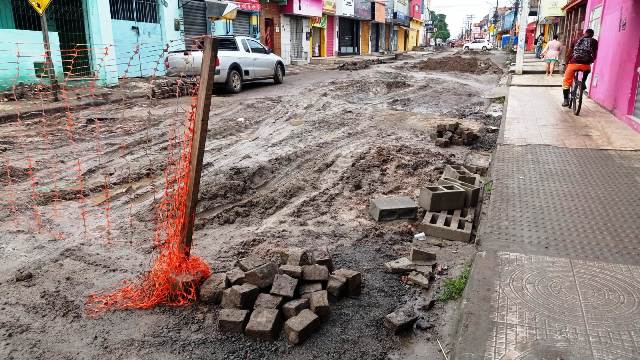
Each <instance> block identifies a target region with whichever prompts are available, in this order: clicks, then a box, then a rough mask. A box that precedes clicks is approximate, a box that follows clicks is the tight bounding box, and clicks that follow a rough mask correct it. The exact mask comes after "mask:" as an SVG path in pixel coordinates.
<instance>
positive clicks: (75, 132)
mask: <svg viewBox="0 0 640 360" xmlns="http://www.w3.org/2000/svg"><path fill="white" fill-rule="evenodd" d="M497 81H498V77H497V76H494V75H492V74H483V75H480V74H479V75H475V74H467V75H465V76H464V78H462V77H460V76H456V75H455V74H452V75H448V74H442V73H441V74H431V73H422V72H409V71H404V70H399V69H397V68H393V67H392V66H391V65H389V64H381V65H378V66H375V67H371V68H369V69H364V70H361V71H358V72H353V73H349V72H341V71H336V70H323V71H317V72H314V71H312V70H310V71H308V72H306V73H301V74H300V75H298V76H296V77H291V78H286V79H285V84H284V85H281V86H280V87H273V86H272V85H267V86H265V87H261V86H262V85H255V86H253V87H248V90H247V91H245V92H243V93H241V94H239V95H236V96H217V97H214V99H213V104H212V111H211V119H210V123H209V129H210V131H209V133H208V136H207V150H206V152H205V158H204V169H203V176H202V183H201V194H200V203H199V206H198V215H197V220H196V229H197V230H196V232H195V234H194V247H193V250H192V252H193V253H194V254H196V255H198V256H201V257H203V258H204V259H205V260H206V261H207V262H208V263H209V264H210V265H211V267H212V269H213V270H214V271H222V270H226V269H229V268H230V267H231V265H232V264H233V262H234V261H235V259H237V258H238V257H240V256H244V255H246V254H249V253H255V254H259V255H262V256H266V257H269V256H273V257H275V256H276V254H277V252H278V250H279V249H282V248H288V247H291V246H301V247H312V246H313V247H327V248H328V249H329V250H330V251H331V252H332V254H333V257H334V262H335V264H336V266H345V267H348V268H352V269H356V270H359V271H361V272H362V273H363V277H364V289H363V293H362V295H361V296H360V298H358V299H350V300H346V301H342V302H340V303H339V304H338V305H337V306H336V307H335V309H334V310H333V313H332V315H331V317H330V319H329V322H328V323H327V324H326V325H324V326H323V327H322V329H321V330H320V331H319V332H318V333H316V334H315V335H314V336H312V337H311V339H309V340H308V341H307V342H306V343H305V344H303V345H301V346H297V347H289V346H287V345H286V342H285V341H277V342H275V343H262V342H254V341H251V340H248V339H246V338H244V337H225V336H223V335H221V334H220V333H219V332H218V330H217V325H216V319H217V309H216V308H210V307H205V306H202V305H199V304H194V305H192V306H188V307H184V308H157V309H153V310H149V311H118V312H111V313H106V314H104V315H102V316H101V317H98V318H92V317H88V316H87V315H86V314H85V312H84V302H85V300H86V298H87V296H88V295H89V294H91V293H95V292H99V291H103V290H105V289H106V290H108V289H114V288H115V287H117V286H118V285H119V284H120V283H121V281H122V280H134V279H135V278H136V276H137V275H139V274H141V273H142V272H143V271H145V270H146V269H148V268H149V262H150V259H151V257H152V254H153V248H154V246H153V230H154V223H155V216H156V215H155V214H156V212H155V210H156V209H155V207H156V205H157V204H158V200H159V198H160V196H161V194H162V191H163V188H164V185H163V181H164V174H163V170H164V169H165V167H166V160H167V152H168V151H170V150H171V149H172V147H171V146H170V145H169V143H168V138H169V136H170V134H172V133H174V132H175V131H176V129H183V128H182V125H183V120H184V114H185V111H186V109H187V107H188V106H189V102H190V99H189V98H186V97H183V98H180V99H166V100H158V99H144V100H143V99H136V100H127V101H123V102H120V103H118V104H110V105H104V106H96V107H91V108H89V109H85V110H80V111H77V112H74V114H73V116H74V118H73V120H74V121H73V123H72V124H71V126H70V124H69V121H68V119H67V118H65V114H56V115H52V116H50V117H47V118H33V119H31V120H26V121H23V122H22V123H18V122H12V123H7V124H2V125H0V138H1V139H2V142H0V145H1V148H0V149H1V151H0V164H3V165H2V169H1V170H2V171H3V174H2V175H0V178H2V179H3V180H2V181H0V193H2V195H3V197H2V200H0V219H1V220H0V233H1V234H2V242H1V243H0V260H1V261H0V292H2V294H3V296H2V298H1V299H0V343H1V344H2V346H0V357H2V358H7V359H12V358H15V359H22V358H33V359H45V358H46V359H50V358H54V359H72V358H73V359H75V358H105V359H111V358H144V359H148V358H176V357H190V358H207V359H309V358H314V359H337V358H340V359H385V358H387V357H388V356H395V357H397V358H411V356H412V355H411V354H412V352H413V353H416V356H418V354H419V356H420V357H417V358H424V357H425V356H426V357H429V356H431V357H433V358H436V357H438V356H440V355H439V354H438V352H437V345H436V343H435V339H436V338H437V339H440V340H441V342H443V345H445V346H447V344H448V339H449V338H448V336H450V334H451V331H452V330H451V328H452V324H455V304H454V303H452V304H446V305H445V304H438V305H436V308H434V309H432V310H431V311H429V312H428V313H425V315H424V316H425V318H426V319H427V320H428V321H429V322H430V323H432V324H433V327H430V328H429V329H427V330H424V331H423V330H420V331H418V330H416V331H415V332H413V333H411V334H408V335H406V336H403V337H395V336H393V335H390V334H387V332H386V330H385V329H384V327H383V326H382V319H383V317H384V315H386V314H387V313H389V312H391V311H393V310H394V309H395V308H396V307H398V306H401V305H403V304H405V303H407V302H415V303H419V302H420V301H424V298H425V296H430V295H429V294H426V295H425V294H422V293H420V292H416V290H415V289H414V288H412V287H409V286H407V285H404V284H403V283H402V282H400V281H399V279H398V277H397V276H395V275H392V274H386V273H384V272H383V271H382V264H383V263H384V262H386V261H389V260H392V259H395V258H397V257H398V255H399V254H405V253H406V251H407V247H408V244H409V242H410V241H411V239H412V236H413V234H414V229H413V225H414V224H415V223H414V222H402V221H400V222H391V223H375V222H373V221H372V220H371V219H370V218H369V217H368V215H367V207H368V202H369V199H370V198H372V197H374V196H378V195H386V194H389V195H390V194H402V195H409V196H412V197H414V198H417V195H418V191H419V187H420V186H421V185H424V184H426V183H429V182H433V181H435V180H436V179H437V178H438V177H439V174H440V171H441V170H442V168H443V166H444V165H445V164H457V163H462V162H463V160H464V159H465V158H466V157H467V156H468V155H469V154H470V153H471V152H473V151H474V150H471V149H469V148H467V147H463V146H453V147H450V148H447V149H440V148H437V147H435V145H434V144H433V141H432V140H430V138H429V134H430V133H431V132H433V131H434V129H435V127H436V125H437V124H439V123H447V122H451V121H453V119H457V120H455V121H459V122H460V123H461V124H462V125H463V126H466V127H470V128H472V129H474V130H478V129H480V128H481V127H483V126H484V125H485V124H484V123H483V120H482V119H481V115H482V113H483V111H486V109H488V108H489V106H490V105H491V103H490V101H489V100H483V99H482V97H481V96H482V95H483V94H485V93H488V92H489V91H491V90H492V89H493V87H495V85H496V83H497ZM476 108H477V109H476ZM470 109H471V110H470ZM472 110H473V112H474V114H475V112H476V110H477V116H475V115H473V116H472V115H469V114H467V115H468V116H464V117H462V118H460V117H458V116H454V114H463V113H465V112H470V111H472ZM482 116H485V115H482ZM70 136H71V137H72V138H73V139H74V141H72V142H71V141H69V137H70ZM27 157H31V158H32V159H33V168H32V171H33V172H34V177H35V179H37V184H36V187H37V193H35V195H36V196H35V197H34V196H33V195H34V193H33V192H32V191H31V187H32V186H33V184H31V183H30V181H29V176H28V169H27V167H26V162H25V159H26V158H27ZM76 159H79V160H80V163H81V164H82V168H81V173H82V176H83V179H84V190H83V191H82V192H80V191H79V189H78V188H77V186H76V182H75V179H76V167H75V164H76ZM6 173H9V174H10V176H9V177H8V178H7V177H6ZM105 179H107V181H108V183H109V195H108V196H107V194H106V193H105V189H104V183H105ZM34 204H36V205H38V206H37V207H36V209H38V211H39V212H40V214H41V216H42V228H41V229H40V230H39V231H38V229H37V228H36V226H35V222H34V220H33V219H34V214H33V211H34V207H33V206H34ZM83 208H84V209H86V211H87V214H86V217H85V219H84V220H83V218H82V216H81V212H82V209H83ZM107 208H108V212H107V210H106V209H107ZM107 216H108V219H109V223H107V221H106V220H107ZM85 229H86V230H85ZM438 249H439V250H437V251H438V257H439V259H440V261H441V262H442V263H444V264H445V265H446V264H448V265H452V266H453V268H452V269H453V270H452V271H457V270H456V269H458V268H460V267H461V266H462V264H463V263H464V262H465V261H468V259H469V258H470V257H471V254H472V253H473V251H474V247H473V245H469V244H453V245H448V246H445V247H442V248H441V247H438ZM29 274H30V275H29ZM438 284H439V282H438V283H436V285H435V289H434V290H437V288H438Z"/></svg>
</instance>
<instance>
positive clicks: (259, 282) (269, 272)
mask: <svg viewBox="0 0 640 360" xmlns="http://www.w3.org/2000/svg"><path fill="white" fill-rule="evenodd" d="M277 273H278V265H276V264H275V263H273V262H268V263H266V264H264V265H262V266H259V267H257V268H255V269H253V270H251V271H248V272H246V273H245V274H244V280H245V282H247V283H249V284H253V285H255V286H257V287H259V288H261V289H264V288H268V287H269V286H271V284H273V279H274V278H275V277H276V274H277Z"/></svg>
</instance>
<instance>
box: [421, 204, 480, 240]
mask: <svg viewBox="0 0 640 360" xmlns="http://www.w3.org/2000/svg"><path fill="white" fill-rule="evenodd" d="M461 215H462V212H459V211H456V212H454V215H449V214H447V212H446V211H442V212H428V213H427V214H426V215H425V216H424V219H423V220H422V222H421V223H420V224H418V226H417V229H418V230H419V231H424V233H425V234H427V235H430V236H436V237H440V238H443V239H447V240H453V241H463V242H469V240H471V229H472V227H473V223H472V222H469V221H467V220H465V219H464V218H462V217H461Z"/></svg>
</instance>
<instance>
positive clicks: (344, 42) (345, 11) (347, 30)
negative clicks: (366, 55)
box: [336, 0, 360, 55]
mask: <svg viewBox="0 0 640 360" xmlns="http://www.w3.org/2000/svg"><path fill="white" fill-rule="evenodd" d="M336 15H338V16H339V18H338V55H358V54H359V53H360V21H358V20H357V19H356V18H355V3H354V0H337V1H336Z"/></svg>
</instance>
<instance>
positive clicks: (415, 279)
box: [407, 271, 430, 289]
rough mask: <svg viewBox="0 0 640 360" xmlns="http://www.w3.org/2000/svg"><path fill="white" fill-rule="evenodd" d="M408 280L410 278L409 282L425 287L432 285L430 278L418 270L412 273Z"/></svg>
mask: <svg viewBox="0 0 640 360" xmlns="http://www.w3.org/2000/svg"><path fill="white" fill-rule="evenodd" d="M407 280H409V282H411V283H412V284H414V285H418V286H420V287H422V288H425V289H428V288H429V285H430V283H429V278H428V277H426V276H425V275H423V274H421V273H419V272H417V271H414V272H412V273H410V274H409V276H407Z"/></svg>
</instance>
